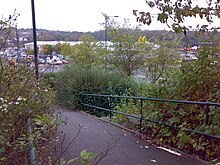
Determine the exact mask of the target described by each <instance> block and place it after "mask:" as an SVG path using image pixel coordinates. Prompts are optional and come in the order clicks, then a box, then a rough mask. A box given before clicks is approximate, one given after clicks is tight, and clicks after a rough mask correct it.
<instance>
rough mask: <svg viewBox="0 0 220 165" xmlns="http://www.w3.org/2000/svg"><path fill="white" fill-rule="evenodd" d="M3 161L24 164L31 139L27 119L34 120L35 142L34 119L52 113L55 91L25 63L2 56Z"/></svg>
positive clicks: (0, 135) (0, 159) (0, 138)
mask: <svg viewBox="0 0 220 165" xmlns="http://www.w3.org/2000/svg"><path fill="white" fill-rule="evenodd" d="M0 91H1V92H0V121H1V122H0V127H1V129H0V164H25V162H26V157H27V151H28V149H29V142H28V140H27V138H28V134H27V119H28V118H29V117H30V118H31V119H33V120H32V124H33V133H34V134H33V136H34V137H35V141H34V142H35V144H37V143H38V142H39V140H40V139H41V137H42V136H41V134H38V135H37V136H35V135H36V132H35V119H39V118H40V117H41V116H44V118H45V116H46V115H45V114H49V111H48V109H49V108H50V106H51V102H52V98H53V92H51V90H50V88H49V87H48V85H46V84H45V83H44V81H42V79H36V77H35V76H34V72H33V70H32V69H31V68H29V67H28V66H26V65H23V64H18V65H14V64H12V65H10V64H9V63H8V62H7V61H5V60H4V59H0Z"/></svg>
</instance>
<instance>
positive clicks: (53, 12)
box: [0, 0, 206, 32]
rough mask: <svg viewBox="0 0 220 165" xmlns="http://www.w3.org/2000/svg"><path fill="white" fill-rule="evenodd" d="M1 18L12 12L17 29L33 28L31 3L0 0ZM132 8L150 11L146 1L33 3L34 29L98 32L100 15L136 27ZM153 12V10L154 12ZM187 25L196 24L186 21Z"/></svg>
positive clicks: (155, 26) (44, 0)
mask: <svg viewBox="0 0 220 165" xmlns="http://www.w3.org/2000/svg"><path fill="white" fill-rule="evenodd" d="M193 1H194V2H195V3H196V4H198V3H199V5H200V4H202V2H203V3H205V2H206V1H205V0H201V1H199V0H193ZM0 4H1V9H0V16H2V15H3V16H5V17H7V16H8V15H9V14H12V13H13V11H14V9H16V11H17V13H19V14H20V16H19V18H18V22H17V24H18V28H32V14H31V0H0ZM133 9H137V10H139V11H152V10H150V8H149V7H148V5H147V4H146V3H145V0H35V13H36V26H37V28H42V29H48V30H62V31H82V32H87V31H98V30H100V29H104V27H103V26H101V25H100V23H104V20H105V19H104V17H103V15H102V14H101V12H103V13H105V14H107V15H109V16H116V15H117V16H119V17H118V18H115V20H117V21H119V22H122V20H123V19H124V18H126V19H130V21H131V23H132V24H133V25H135V23H136V24H137V22H136V17H135V16H134V15H133ZM154 12H155V11H154ZM153 22H154V23H153V24H152V25H151V26H150V27H148V26H147V25H144V26H143V27H142V29H148V30H152V29H153V30H159V29H164V28H167V27H166V26H165V25H162V24H160V23H158V22H157V21H153ZM188 23H189V24H193V23H194V24H195V22H193V21H188Z"/></svg>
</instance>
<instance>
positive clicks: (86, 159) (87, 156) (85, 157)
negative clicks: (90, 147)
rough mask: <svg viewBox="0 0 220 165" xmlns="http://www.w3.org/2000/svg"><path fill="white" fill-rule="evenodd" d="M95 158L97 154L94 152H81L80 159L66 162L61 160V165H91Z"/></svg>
mask: <svg viewBox="0 0 220 165" xmlns="http://www.w3.org/2000/svg"><path fill="white" fill-rule="evenodd" d="M94 157H95V154H94V153H92V152H88V151H86V150H82V151H81V152H80V157H79V158H73V159H70V160H65V159H63V158H62V159H61V160H60V165H68V164H72V163H74V162H75V163H83V164H86V165H90V164H91V161H90V160H91V159H92V158H94Z"/></svg>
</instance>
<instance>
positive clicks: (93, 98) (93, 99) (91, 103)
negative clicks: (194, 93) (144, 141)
mask: <svg viewBox="0 0 220 165" xmlns="http://www.w3.org/2000/svg"><path fill="white" fill-rule="evenodd" d="M97 98H107V100H108V106H107V108H106V107H100V106H98V105H97ZM113 99H132V100H139V102H140V107H139V108H140V112H139V114H140V115H139V116H137V115H133V114H128V113H125V112H121V111H116V110H113V104H114V103H113ZM85 101H86V102H85ZM144 101H155V102H162V103H175V104H180V103H181V104H191V105H202V106H205V108H204V112H205V114H204V115H205V116H204V125H205V126H207V125H208V124H209V121H210V119H209V118H210V116H209V112H210V111H211V109H210V107H211V106H214V107H220V103H213V102H196V101H186V100H165V99H158V98H144V97H134V96H113V95H102V94H81V95H80V104H81V105H82V106H83V107H90V108H92V109H98V110H101V111H105V112H108V113H109V117H110V121H111V120H112V116H113V114H114V113H115V114H121V115H125V116H127V117H131V118H135V119H138V120H139V121H140V128H141V127H142V123H143V121H147V122H152V123H154V124H158V125H163V126H165V127H169V128H173V129H175V130H178V129H180V127H179V126H172V125H169V124H167V123H164V122H161V121H156V120H151V119H148V118H145V117H144V116H143V103H144ZM119 102H120V101H119ZM219 122H220V121H219ZM184 131H186V132H191V133H195V134H198V135H202V136H203V137H204V142H206V141H207V138H211V139H216V140H218V141H220V136H216V135H211V134H207V133H206V131H205V132H200V131H197V130H192V129H184ZM204 147H205V151H204V152H203V155H202V159H204V160H205V157H206V155H205V154H206V146H204Z"/></svg>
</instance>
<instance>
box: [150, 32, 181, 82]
mask: <svg viewBox="0 0 220 165" xmlns="http://www.w3.org/2000/svg"><path fill="white" fill-rule="evenodd" d="M171 38H172V39H171ZM155 44H156V45H157V48H155V49H153V50H152V51H151V55H150V56H148V58H147V60H146V67H147V69H148V71H147V73H146V76H147V77H148V79H150V80H151V83H158V82H159V81H161V80H166V79H168V78H169V74H170V73H172V71H173V70H174V69H175V68H177V67H178V66H179V63H178V61H180V55H179V54H178V52H177V51H176V49H177V48H178V47H179V45H180V38H178V37H177V36H176V37H174V38H173V37H170V36H169V35H168V34H164V36H163V41H162V42H161V41H159V40H155Z"/></svg>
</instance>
